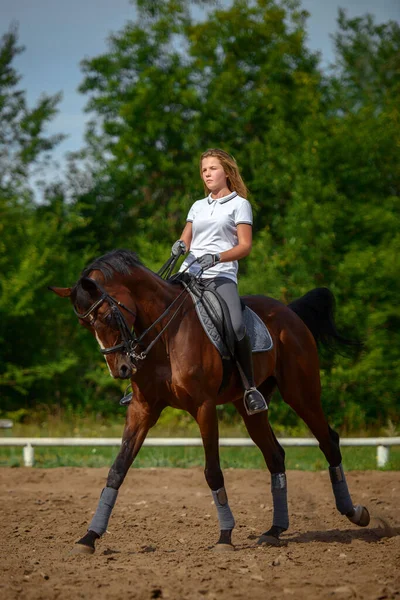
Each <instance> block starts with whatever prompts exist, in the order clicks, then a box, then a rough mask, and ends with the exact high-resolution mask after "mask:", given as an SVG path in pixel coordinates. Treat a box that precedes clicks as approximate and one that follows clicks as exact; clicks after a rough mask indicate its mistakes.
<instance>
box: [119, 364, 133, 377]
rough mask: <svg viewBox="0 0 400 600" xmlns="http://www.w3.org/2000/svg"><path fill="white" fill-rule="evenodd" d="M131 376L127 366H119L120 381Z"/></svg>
mask: <svg viewBox="0 0 400 600" xmlns="http://www.w3.org/2000/svg"><path fill="white" fill-rule="evenodd" d="M130 374H131V369H130V368H129V367H128V366H127V365H121V366H120V368H119V375H120V377H121V378H122V379H125V378H127V377H129V376H130Z"/></svg>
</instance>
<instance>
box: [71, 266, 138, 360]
mask: <svg viewBox="0 0 400 600" xmlns="http://www.w3.org/2000/svg"><path fill="white" fill-rule="evenodd" d="M85 280H86V281H90V283H91V284H94V285H95V287H96V288H97V289H98V290H99V292H101V296H100V298H99V299H98V300H96V302H94V303H93V304H92V306H91V307H90V308H89V309H88V310H87V311H86V312H84V313H80V312H78V311H77V310H76V308H75V306H74V313H75V314H76V316H77V317H79V319H82V320H83V321H84V320H85V319H87V317H90V316H91V315H93V313H94V312H95V310H97V309H98V308H100V306H101V305H102V304H104V302H108V304H109V306H110V308H111V313H112V314H113V316H114V318H115V320H116V323H117V326H118V330H119V333H120V334H121V338H122V342H120V343H119V344H116V345H115V346H110V347H109V348H100V352H101V353H102V354H113V353H114V352H119V351H122V352H124V353H125V354H128V355H129V356H130V357H131V358H132V359H133V360H135V359H136V358H140V355H137V353H136V352H135V347H136V346H137V345H138V343H139V341H140V340H139V338H137V337H136V336H134V335H132V332H131V328H130V327H129V325H128V323H127V322H126V319H125V317H124V315H123V314H122V312H121V310H120V309H121V308H123V309H124V310H126V311H127V312H128V313H129V314H131V315H132V316H133V317H135V318H136V313H135V312H134V311H133V310H131V309H130V308H128V307H127V306H125V304H123V303H122V302H120V301H119V300H117V299H116V298H113V297H112V296H110V294H109V293H108V292H106V291H105V289H103V288H102V287H101V285H100V284H99V283H97V281H95V280H94V279H91V278H90V277H85ZM93 321H94V319H93V318H92V319H91V321H90V322H89V324H90V325H92V324H93Z"/></svg>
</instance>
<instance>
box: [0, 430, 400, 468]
mask: <svg viewBox="0 0 400 600" xmlns="http://www.w3.org/2000/svg"><path fill="white" fill-rule="evenodd" d="M279 443H280V444H281V445H282V446H283V447H290V446H303V447H307V446H318V442H317V440H316V439H314V438H280V439H279ZM120 445H121V439H120V438H44V437H43V438H28V437H21V438H17V437H0V446H22V447H23V450H22V452H23V459H24V465H25V467H32V466H33V464H34V462H35V451H34V448H35V447H36V446H91V447H104V446H120ZM143 445H144V446H164V447H168V446H169V447H171V446H202V445H203V442H202V440H201V438H152V437H149V438H147V439H146V440H145V442H144V444H143ZM219 445H220V446H230V447H245V446H254V442H253V441H252V440H250V439H249V438H220V440H219ZM340 445H341V446H375V447H376V464H377V467H384V466H385V465H386V464H387V462H388V460H389V452H390V447H391V446H400V437H377V438H342V439H341V440H340Z"/></svg>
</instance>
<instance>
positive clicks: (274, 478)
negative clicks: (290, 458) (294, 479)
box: [271, 473, 289, 531]
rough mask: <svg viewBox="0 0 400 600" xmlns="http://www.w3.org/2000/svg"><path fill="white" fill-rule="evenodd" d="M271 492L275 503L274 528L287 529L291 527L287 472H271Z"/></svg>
mask: <svg viewBox="0 0 400 600" xmlns="http://www.w3.org/2000/svg"><path fill="white" fill-rule="evenodd" d="M271 492H272V501H273V505H274V515H273V521H272V528H274V529H275V528H279V529H281V531H286V529H287V528H288V527H289V511H288V504H287V482H286V473H272V474H271Z"/></svg>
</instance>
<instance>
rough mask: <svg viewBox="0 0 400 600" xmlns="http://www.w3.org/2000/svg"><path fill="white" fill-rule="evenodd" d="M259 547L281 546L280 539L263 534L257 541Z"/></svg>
mask: <svg viewBox="0 0 400 600" xmlns="http://www.w3.org/2000/svg"><path fill="white" fill-rule="evenodd" d="M257 544H258V545H259V546H280V544H281V542H280V540H279V538H276V537H274V536H273V535H268V534H266V533H263V534H262V535H261V536H260V537H259V538H258V540H257Z"/></svg>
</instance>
